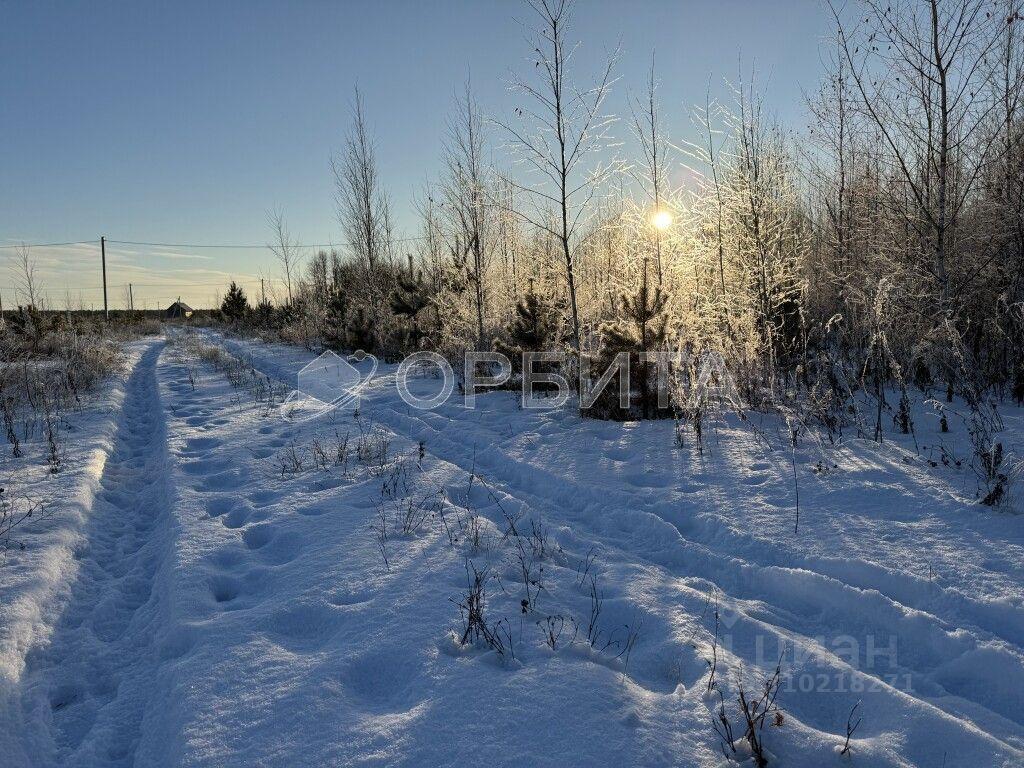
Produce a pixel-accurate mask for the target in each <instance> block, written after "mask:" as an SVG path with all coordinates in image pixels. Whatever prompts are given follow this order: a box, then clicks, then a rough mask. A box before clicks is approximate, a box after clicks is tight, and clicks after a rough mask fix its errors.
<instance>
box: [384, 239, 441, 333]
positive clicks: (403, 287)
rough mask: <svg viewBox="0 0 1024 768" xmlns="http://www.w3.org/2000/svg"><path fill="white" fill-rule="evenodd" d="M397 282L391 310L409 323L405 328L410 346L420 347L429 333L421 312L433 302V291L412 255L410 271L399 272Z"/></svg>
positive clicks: (392, 296) (410, 257)
mask: <svg viewBox="0 0 1024 768" xmlns="http://www.w3.org/2000/svg"><path fill="white" fill-rule="evenodd" d="M395 282H396V286H395V290H394V292H393V293H392V295H391V311H392V312H393V313H394V314H395V316H396V317H399V318H402V319H403V320H404V321H405V323H406V324H407V326H406V328H405V329H404V330H405V337H406V343H407V345H408V347H409V348H410V349H418V348H419V346H420V343H421V342H422V340H423V339H424V338H425V337H427V336H428V335H429V334H428V331H427V329H426V328H425V327H424V324H423V322H422V319H421V318H420V312H422V311H423V310H424V309H426V308H427V307H429V306H430V305H431V303H432V302H433V291H432V290H431V286H430V284H429V283H428V282H427V281H426V280H425V279H424V278H423V271H422V270H414V269H413V263H412V256H409V272H408V273H402V274H399V275H398V276H397V278H396V281H395Z"/></svg>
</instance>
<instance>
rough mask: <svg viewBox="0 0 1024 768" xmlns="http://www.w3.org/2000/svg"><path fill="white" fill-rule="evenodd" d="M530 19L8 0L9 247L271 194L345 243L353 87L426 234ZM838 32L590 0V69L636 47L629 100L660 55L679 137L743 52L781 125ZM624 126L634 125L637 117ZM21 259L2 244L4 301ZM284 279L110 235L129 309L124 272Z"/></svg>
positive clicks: (395, 194)
mask: <svg viewBox="0 0 1024 768" xmlns="http://www.w3.org/2000/svg"><path fill="white" fill-rule="evenodd" d="M527 19H529V12H528V10H527V9H526V8H525V7H524V6H523V5H521V4H520V3H518V2H515V1H514V0H510V1H509V2H496V1H493V0H479V1H478V2H468V1H466V2H456V1H454V0H433V1H424V2H411V1H408V2H407V1H406V0H384V1H383V2H369V1H368V0H367V1H365V2H289V3H285V2H207V3H198V2H196V3H194V2H175V3H149V2H135V3H112V2H90V3H85V2H46V1H43V2H28V1H27V0H26V2H10V1H9V0H0V244H5V243H11V242H18V241H22V240H23V241H26V242H63V241H68V240H79V239H88V238H95V239H98V238H99V235H101V234H106V235H107V236H108V237H109V238H112V239H115V240H138V241H147V242H160V243H253V244H259V243H264V242H266V240H267V238H268V229H267V225H266V213H267V211H268V210H269V209H272V208H275V207H278V208H280V209H282V210H283V211H284V213H285V215H286V217H287V219H288V221H289V223H290V226H291V229H292V231H293V233H294V234H295V235H297V236H298V237H299V238H301V239H302V241H303V242H310V243H323V242H331V241H337V240H339V239H340V235H339V228H338V225H337V223H336V221H335V216H334V204H333V187H332V180H331V175H330V171H329V166H328V161H329V158H330V156H331V154H332V153H333V152H335V151H336V150H337V149H338V148H339V146H340V145H341V142H342V139H343V136H344V133H345V130H346V128H347V126H348V122H349V109H350V105H351V99H352V89H353V87H354V86H355V85H356V84H358V85H359V87H360V88H361V90H362V91H363V93H364V97H365V103H366V108H367V111H368V115H369V119H370V123H371V125H372V127H373V129H374V132H375V135H376V139H377V144H378V151H379V157H380V161H381V174H382V178H383V180H384V182H385V183H386V185H387V187H388V189H389V191H390V194H391V197H392V200H393V204H394V207H395V210H396V214H397V224H398V229H399V230H400V233H402V234H415V226H416V221H415V217H414V214H413V211H412V206H411V201H412V198H413V196H414V195H415V194H416V193H417V191H418V190H420V189H421V188H422V186H423V184H424V183H425V182H427V181H428V180H430V179H431V178H433V177H434V176H435V175H436V173H437V170H438V167H439V162H438V155H439V150H440V145H441V141H442V138H443V135H444V132H445V119H446V114H447V112H448V109H449V106H450V104H451V101H452V96H453V93H454V91H455V89H456V88H458V87H460V85H461V83H462V82H463V81H464V80H465V78H466V76H467V73H471V74H472V80H473V83H474V88H475V90H476V91H477V93H478V98H479V100H480V102H481V105H482V107H483V108H484V109H485V111H487V112H489V113H492V114H498V115H502V116H507V115H509V114H510V111H511V109H512V107H513V105H514V104H515V98H514V97H513V95H512V94H510V93H509V92H508V89H507V83H508V80H509V73H510V72H511V71H513V70H515V71H518V72H524V73H528V70H529V65H528V63H527V62H526V56H527V54H528V53H529V50H530V49H529V46H528V45H527V43H526V40H525V35H524V29H523V27H522V25H521V24H520V23H519V22H520V21H525V20H527ZM517 20H518V21H517ZM829 26H830V25H829V15H828V9H827V7H826V6H824V4H823V3H820V2H817V0H778V1H777V2H769V1H768V0H762V1H761V2H754V1H753V0H751V1H744V2H741V1H740V0H724V1H720V2H710V1H709V2H704V0H676V1H675V2H670V1H669V0H657V1H656V0H650V1H637V2H630V3H626V2H608V1H606V0H589V1H588V0H579V1H578V2H577V5H576V10H575V25H574V30H575V33H576V35H577V36H578V38H579V39H581V40H582V46H581V48H580V49H579V53H578V58H577V62H576V66H577V67H578V69H579V71H580V72H581V73H586V72H590V71H593V69H594V68H595V67H596V66H597V65H598V63H599V62H600V61H601V60H602V59H603V57H604V54H605V51H606V50H608V49H610V48H613V47H615V45H616V44H618V43H620V42H621V45H622V58H621V62H620V65H619V67H618V70H617V72H618V75H619V76H620V77H621V80H620V81H619V82H618V84H617V86H616V91H615V94H614V97H613V99H612V101H611V109H612V111H614V112H616V113H618V114H623V112H624V109H625V98H626V94H627V93H628V92H629V90H630V89H632V90H633V91H634V92H639V91H640V90H642V88H643V87H644V82H645V78H646V71H647V68H648V67H649V65H650V57H651V53H652V51H656V54H657V62H658V77H659V79H660V81H661V89H660V96H661V100H662V102H663V109H664V115H665V120H666V126H667V129H668V131H669V133H670V134H671V135H672V136H673V137H675V138H685V137H686V136H688V135H689V134H690V126H689V122H688V119H687V117H686V115H687V109H688V107H689V106H690V105H692V104H695V103H699V102H703V99H704V93H705V90H706V89H707V88H708V87H709V85H710V87H711V90H712V94H713V95H714V94H718V95H723V94H724V87H723V85H722V81H723V78H726V77H728V78H735V76H736V73H737V71H738V69H739V65H740V61H741V60H742V62H743V65H744V67H745V68H748V69H749V67H750V66H751V65H756V68H757V70H758V73H759V74H758V79H759V80H760V82H761V83H762V90H763V92H764V93H765V96H766V100H767V102H768V103H769V105H770V106H771V108H772V109H773V110H774V111H775V113H776V114H777V115H778V117H779V119H780V120H781V121H782V122H783V123H785V124H787V125H789V126H790V127H792V128H794V129H802V128H803V126H804V123H805V116H804V108H803V97H802V91H804V90H807V91H809V90H812V89H813V88H814V87H815V86H816V84H817V81H818V78H819V76H820V72H821V64H820V59H821V56H820V52H819V48H820V44H821V41H822V39H823V38H824V37H825V36H826V35H827V34H828V32H829ZM618 133H620V134H622V137H623V138H625V139H628V138H629V136H628V130H627V128H626V126H625V124H622V125H620V126H619V131H618ZM494 138H495V139H496V140H497V139H500V136H498V135H495V137H494ZM497 143H498V142H497V141H495V144H497ZM625 149H626V151H629V150H630V147H629V146H628V145H627V147H626V148H625ZM495 153H496V159H497V160H498V161H499V162H501V161H503V158H502V157H501V154H500V151H499V150H498V149H496V150H495ZM11 253H12V252H11V251H10V250H2V249H0V295H2V297H3V300H4V303H5V306H6V305H9V303H13V300H14V294H13V287H12V280H11V278H10V273H9V266H8V265H5V264H4V263H3V262H4V261H9V258H10V256H11ZM34 255H35V256H36V258H37V259H38V260H39V263H40V267H39V268H40V273H41V277H42V279H43V281H44V283H45V286H46V288H47V290H48V292H49V298H50V301H51V303H53V304H57V305H61V306H62V305H63V304H64V302H65V296H66V295H67V294H68V293H69V292H70V295H71V297H72V301H73V303H74V304H76V305H77V303H78V302H79V300H82V301H83V302H84V303H85V304H86V305H90V304H93V305H96V306H100V305H101V304H102V292H101V291H100V290H99V289H98V286H99V284H100V275H99V269H98V248H97V247H96V246H80V247H74V248H48V249H47V248H40V249H36V250H35V251H34ZM273 273H274V266H273V263H272V259H271V257H270V255H269V254H268V253H267V252H265V251H261V250H249V251H229V250H223V251H222V250H198V249H187V248H185V249H181V248H175V249H169V248H158V247H148V246H147V247H127V246H121V245H111V246H110V247H109V248H108V280H109V283H110V292H111V302H112V305H114V306H120V305H121V304H122V301H123V299H122V296H123V292H124V288H123V286H124V284H125V283H127V282H129V281H132V282H134V283H135V284H136V286H137V288H136V291H135V294H136V304H137V305H138V306H141V305H143V304H146V305H148V306H150V307H152V306H157V305H159V304H166V303H169V302H170V301H171V300H173V298H174V297H176V296H177V295H179V294H180V295H181V296H182V297H183V298H184V299H185V300H186V301H190V302H192V303H194V304H196V305H198V306H203V305H209V304H211V303H212V301H213V297H214V296H215V295H216V294H218V293H219V292H220V291H221V290H222V287H223V285H224V284H225V283H226V281H227V280H228V279H229V278H230V277H232V276H236V277H239V278H241V279H243V280H246V281H252V280H254V279H255V276H257V275H260V274H267V275H272V274H273ZM246 285H247V287H248V288H250V289H251V288H254V287H257V288H258V285H257V284H254V283H252V282H248V283H246Z"/></svg>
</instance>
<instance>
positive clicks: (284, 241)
mask: <svg viewBox="0 0 1024 768" xmlns="http://www.w3.org/2000/svg"><path fill="white" fill-rule="evenodd" d="M267 223H268V224H269V225H270V229H271V232H272V237H273V239H274V240H273V242H272V243H269V244H268V246H267V247H269V248H270V250H271V251H272V252H273V254H274V256H275V257H276V258H277V261H278V263H280V265H281V274H282V276H283V279H284V286H285V290H286V291H287V293H288V305H289V306H291V304H292V301H293V300H294V294H293V292H292V288H293V284H294V282H295V280H297V279H298V276H299V263H300V262H301V261H302V251H301V248H300V246H299V244H298V242H297V241H296V240H294V239H293V238H292V235H291V232H290V231H289V230H288V224H287V223H286V222H285V220H284V214H283V213H282V212H281V211H280V210H274V211H270V212H268V213H267Z"/></svg>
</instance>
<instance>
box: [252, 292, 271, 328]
mask: <svg viewBox="0 0 1024 768" xmlns="http://www.w3.org/2000/svg"><path fill="white" fill-rule="evenodd" d="M253 311H254V313H255V314H256V322H257V323H259V324H260V325H261V326H263V327H270V326H272V325H273V324H274V305H273V304H271V303H270V302H269V301H268V300H267V299H266V298H264V299H262V300H261V301H260V303H259V304H257V305H256V307H255V309H254V310H253Z"/></svg>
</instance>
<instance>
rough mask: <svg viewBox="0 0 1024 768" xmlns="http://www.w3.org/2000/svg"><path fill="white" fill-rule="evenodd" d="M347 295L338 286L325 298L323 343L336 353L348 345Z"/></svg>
mask: <svg viewBox="0 0 1024 768" xmlns="http://www.w3.org/2000/svg"><path fill="white" fill-rule="evenodd" d="M348 303H349V302H348V294H347V293H345V291H343V290H342V289H341V288H340V287H339V286H337V285H336V286H335V287H333V288H332V289H331V292H330V294H329V295H328V297H327V313H326V318H325V326H326V327H325V329H324V342H325V343H326V344H327V346H329V347H330V348H331V349H334V350H336V351H338V352H340V351H342V350H343V349H345V348H346V346H347V344H348Z"/></svg>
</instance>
